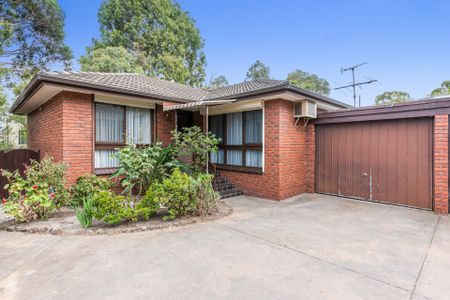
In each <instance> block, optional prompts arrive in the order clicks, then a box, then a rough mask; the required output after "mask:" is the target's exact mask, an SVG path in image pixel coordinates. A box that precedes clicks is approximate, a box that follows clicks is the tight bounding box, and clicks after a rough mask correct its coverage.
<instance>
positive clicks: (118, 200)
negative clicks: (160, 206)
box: [92, 191, 156, 224]
mask: <svg viewBox="0 0 450 300" xmlns="http://www.w3.org/2000/svg"><path fill="white" fill-rule="evenodd" d="M92 205H93V217H94V218H95V219H97V220H99V221H102V222H105V223H109V224H118V223H120V222H123V221H138V220H140V219H148V218H150V217H151V216H152V215H154V214H155V212H156V209H153V208H152V207H148V206H144V205H140V206H136V207H135V205H134V203H133V202H131V201H130V200H129V199H127V198H126V197H124V196H122V195H115V194H114V193H113V192H111V191H101V192H99V193H96V194H94V196H93V200H92Z"/></svg>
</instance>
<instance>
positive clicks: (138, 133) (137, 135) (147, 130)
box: [126, 107, 152, 144]
mask: <svg viewBox="0 0 450 300" xmlns="http://www.w3.org/2000/svg"><path fill="white" fill-rule="evenodd" d="M126 115H127V140H128V141H129V142H132V143H135V144H150V143H151V140H152V139H151V123H152V122H151V114H150V110H149V109H144V108H136V107H127V113H126Z"/></svg>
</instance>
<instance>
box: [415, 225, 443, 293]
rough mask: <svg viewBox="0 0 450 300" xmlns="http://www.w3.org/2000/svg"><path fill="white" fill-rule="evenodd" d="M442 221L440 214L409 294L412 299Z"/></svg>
mask: <svg viewBox="0 0 450 300" xmlns="http://www.w3.org/2000/svg"><path fill="white" fill-rule="evenodd" d="M440 221H441V216H438V218H437V220H436V224H435V225H434V228H433V232H432V233H431V238H430V241H429V242H428V247H427V249H426V252H425V254H424V256H423V257H422V262H421V264H420V269H419V272H418V273H417V277H416V280H415V281H414V286H413V288H412V290H411V294H410V295H409V299H410V300H411V299H412V298H413V296H414V293H415V292H416V287H417V284H418V283H419V279H420V276H421V275H422V271H423V268H424V266H425V262H426V261H427V258H428V253H429V252H430V248H431V245H432V244H433V241H434V236H435V235H436V231H437V228H438V226H439V222H440Z"/></svg>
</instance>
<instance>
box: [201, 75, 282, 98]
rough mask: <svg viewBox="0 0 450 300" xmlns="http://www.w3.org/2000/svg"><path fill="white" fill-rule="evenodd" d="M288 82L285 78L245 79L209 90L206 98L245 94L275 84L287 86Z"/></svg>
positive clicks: (275, 85) (271, 86) (274, 85)
mask: <svg viewBox="0 0 450 300" xmlns="http://www.w3.org/2000/svg"><path fill="white" fill-rule="evenodd" d="M288 84H289V82H287V81H286V80H256V81H245V82H242V83H238V84H233V85H229V86H225V87H222V88H218V89H214V90H210V91H209V94H208V96H207V99H216V98H221V97H223V98H225V97H230V96H234V95H240V94H245V93H249V92H254V91H259V90H264V89H268V88H273V87H277V86H287V85H288Z"/></svg>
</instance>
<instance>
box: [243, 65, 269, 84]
mask: <svg viewBox="0 0 450 300" xmlns="http://www.w3.org/2000/svg"><path fill="white" fill-rule="evenodd" d="M260 79H270V68H269V67H268V66H266V65H265V64H264V63H263V62H261V61H260V60H257V61H256V62H255V63H254V64H252V65H251V66H250V68H249V69H248V71H247V75H246V77H245V81H251V80H260Z"/></svg>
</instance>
